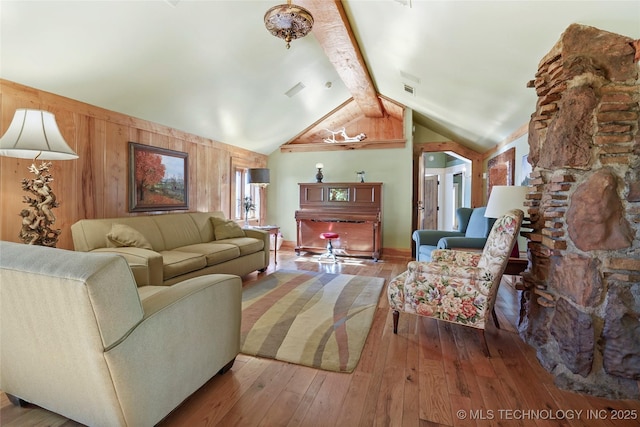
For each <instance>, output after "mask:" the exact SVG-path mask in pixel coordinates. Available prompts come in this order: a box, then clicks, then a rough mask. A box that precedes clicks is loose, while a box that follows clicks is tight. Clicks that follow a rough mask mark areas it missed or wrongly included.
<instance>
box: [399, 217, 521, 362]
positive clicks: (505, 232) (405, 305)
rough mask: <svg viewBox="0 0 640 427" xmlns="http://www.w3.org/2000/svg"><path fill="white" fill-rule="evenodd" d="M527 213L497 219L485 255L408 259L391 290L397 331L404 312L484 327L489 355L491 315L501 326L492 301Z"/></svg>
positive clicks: (448, 253) (441, 252)
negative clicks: (427, 260) (489, 321)
mask: <svg viewBox="0 0 640 427" xmlns="http://www.w3.org/2000/svg"><path fill="white" fill-rule="evenodd" d="M523 216H524V213H523V212H522V211H521V210H519V209H515V210H512V211H509V212H507V213H506V214H505V215H504V216H502V217H501V218H498V219H497V220H496V221H495V223H494V225H493V228H492V229H491V233H490V234H489V237H488V238H487V242H486V244H485V246H484V249H483V251H482V253H479V252H465V251H458V250H451V249H437V250H435V251H433V252H432V254H431V255H432V257H431V262H421V261H411V262H409V264H408V266H407V267H408V269H407V271H405V272H404V273H401V274H400V275H399V276H397V277H396V278H394V279H392V280H391V281H390V282H389V286H388V288H387V292H388V299H389V305H390V307H391V309H392V310H393V332H394V333H397V332H398V318H399V316H400V312H401V311H404V312H406V313H412V314H417V315H419V316H425V317H432V318H435V319H438V320H444V321H447V322H452V323H458V324H461V325H465V326H470V327H473V328H476V330H478V331H479V333H480V335H481V336H482V341H483V343H484V348H483V350H484V352H485V354H486V355H487V356H489V349H488V347H487V342H486V340H485V339H484V329H485V325H486V324H487V322H488V320H489V316H490V315H492V316H493V320H494V321H495V323H496V326H497V327H499V324H498V321H497V318H496V317H495V312H494V311H493V305H494V303H495V299H496V294H497V293H498V286H499V285H500V280H501V279H502V275H503V273H504V271H505V268H506V266H507V262H508V261H509V254H510V253H511V250H512V248H513V246H514V244H515V241H516V238H517V236H518V232H519V231H520V225H521V224H522V218H523Z"/></svg>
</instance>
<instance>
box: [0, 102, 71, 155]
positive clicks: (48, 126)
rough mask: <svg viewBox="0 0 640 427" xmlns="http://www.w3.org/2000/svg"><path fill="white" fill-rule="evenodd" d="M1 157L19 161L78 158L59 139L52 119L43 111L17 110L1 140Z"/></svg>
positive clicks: (58, 132) (53, 117) (59, 134)
mask: <svg viewBox="0 0 640 427" xmlns="http://www.w3.org/2000/svg"><path fill="white" fill-rule="evenodd" d="M0 156H7V157H17V158H19V159H35V158H36V157H37V158H38V159H39V160H71V159H77V158H78V155H77V154H76V153H75V152H74V151H73V150H72V149H71V147H69V145H67V142H66V141H65V140H64V138H63V137H62V134H61V133H60V129H58V124H57V123H56V118H55V116H54V115H53V114H52V113H50V112H48V111H42V110H29V109H18V110H16V113H15V115H14V116H13V120H12V121H11V124H10V125H9V128H8V129H7V132H5V134H4V135H3V136H2V138H0Z"/></svg>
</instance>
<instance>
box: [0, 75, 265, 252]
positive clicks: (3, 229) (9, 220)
mask: <svg viewBox="0 0 640 427" xmlns="http://www.w3.org/2000/svg"><path fill="white" fill-rule="evenodd" d="M18 108H34V109H41V110H46V111H50V112H52V113H53V114H55V116H56V120H57V122H58V127H59V128H60V131H61V132H62V135H63V136H64V138H65V139H66V141H67V142H68V143H69V145H70V146H71V147H72V148H73V149H74V150H75V152H76V153H77V154H78V155H79V156H80V158H79V159H77V160H64V161H53V162H52V164H53V167H52V169H51V172H52V176H53V178H54V181H53V184H52V188H53V191H54V192H55V194H56V196H57V200H58V202H59V203H60V206H59V207H58V208H56V209H54V211H53V212H54V214H55V215H56V224H55V227H56V228H60V229H61V230H62V233H61V235H60V239H59V241H58V247H59V248H63V249H73V242H72V240H71V231H70V226H71V224H73V223H74V222H76V221H77V220H79V219H83V218H111V217H122V216H129V215H139V214H137V213H129V212H128V200H129V196H128V193H127V191H128V186H129V184H128V179H129V177H128V167H129V147H128V145H129V144H128V143H129V141H133V142H138V143H142V144H147V145H151V146H154V147H162V148H168V149H171V150H177V151H182V152H185V153H187V154H188V156H189V160H188V163H189V211H214V210H221V211H224V212H225V214H226V215H227V216H229V214H230V209H231V206H232V204H233V203H235V201H234V200H232V187H231V185H232V184H231V181H232V180H231V176H230V175H231V161H232V159H233V158H242V159H243V160H244V162H243V163H246V164H249V165H250V167H266V163H267V156H265V155H262V154H258V153H254V152H251V151H247V150H244V149H241V148H238V147H234V146H232V145H228V144H224V143H220V142H216V141H213V140H210V139H206V138H202V137H199V136H196V135H193V134H189V133H186V132H182V131H178V130H176V129H172V128H169V127H166V126H162V125H159V124H156V123H151V122H148V121H145V120H141V119H137V118H134V117H130V116H127V115H124V114H120V113H116V112H113V111H108V110H105V109H103V108H99V107H95V106H92V105H89V104H86V103H83V102H79V101H75V100H72V99H69V98H65V97H62V96H58V95H55V94H52V93H48V92H44V91H41V90H38V89H34V88H30V87H27V86H23V85H20V84H18V83H14V82H10V81H7V80H2V79H0V134H4V132H5V131H6V130H7V128H8V127H9V124H10V123H11V119H12V118H13V115H14V112H15V110H16V109H18ZM31 163H32V161H31V160H24V159H15V158H11V157H0V212H1V214H2V216H1V218H0V240H8V241H14V242H19V241H20V239H19V238H18V233H19V231H20V227H21V217H20V216H19V213H20V211H21V210H22V209H23V208H24V207H25V206H26V205H24V204H23V203H22V197H23V196H24V195H26V193H25V192H24V191H23V190H22V184H21V181H22V179H23V178H27V177H30V176H29V175H31V173H30V172H29V171H28V167H29V165H30V164H31ZM157 213H160V212H157Z"/></svg>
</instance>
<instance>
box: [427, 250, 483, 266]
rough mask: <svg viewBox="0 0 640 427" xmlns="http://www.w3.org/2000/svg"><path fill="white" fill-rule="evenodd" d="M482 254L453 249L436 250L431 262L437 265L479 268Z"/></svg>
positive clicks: (432, 253) (432, 254)
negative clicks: (448, 264)
mask: <svg viewBox="0 0 640 427" xmlns="http://www.w3.org/2000/svg"><path fill="white" fill-rule="evenodd" d="M481 257H482V252H470V251H460V250H457V249H456V250H451V249H436V250H434V251H433V252H431V261H432V262H436V263H450V264H456V265H470V266H474V267H475V266H477V265H478V263H479V262H480V258H481Z"/></svg>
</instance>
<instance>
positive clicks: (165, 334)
mask: <svg viewBox="0 0 640 427" xmlns="http://www.w3.org/2000/svg"><path fill="white" fill-rule="evenodd" d="M241 300H242V280H241V279H240V277H238V276H234V275H229V274H209V275H204V276H199V277H195V278H192V279H188V280H185V281H183V282H179V283H176V284H174V285H172V286H167V287H165V289H163V290H161V291H160V292H157V293H154V294H153V295H150V296H149V297H147V298H145V299H143V300H142V307H143V310H144V317H143V319H142V321H140V322H139V323H138V324H137V325H136V327H135V328H133V329H132V330H131V331H130V333H129V334H128V335H127V336H126V337H124V338H123V339H122V340H121V341H120V342H118V343H117V344H116V345H113V346H111V347H110V348H109V349H107V350H106V351H105V354H104V357H105V359H106V360H107V363H108V365H109V374H110V375H111V378H112V381H113V384H114V387H115V389H116V392H117V395H118V396H120V397H121V399H122V400H124V401H126V402H135V404H131V405H129V406H126V407H124V408H123V413H124V418H125V419H126V424H127V425H132V426H133V425H154V424H156V423H158V422H159V421H160V420H161V419H162V418H164V416H165V415H166V414H167V413H168V412H169V411H170V410H171V409H172V408H174V407H176V406H177V405H179V404H180V403H181V402H182V401H184V400H185V399H186V398H187V397H188V396H189V395H190V394H191V393H193V392H194V391H195V390H197V389H198V388H199V387H201V386H202V385H203V384H204V383H205V382H206V381H208V380H209V378H211V377H213V376H214V375H215V374H216V373H217V372H218V371H220V369H221V368H223V367H225V366H226V365H227V364H228V363H229V362H230V361H233V359H234V358H235V357H236V355H237V354H238V352H239V351H240V324H241V315H242V308H241V304H242V301H241ZM150 390H153V393H150V392H149V391H150ZM140 408H145V410H144V411H141V410H140Z"/></svg>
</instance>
